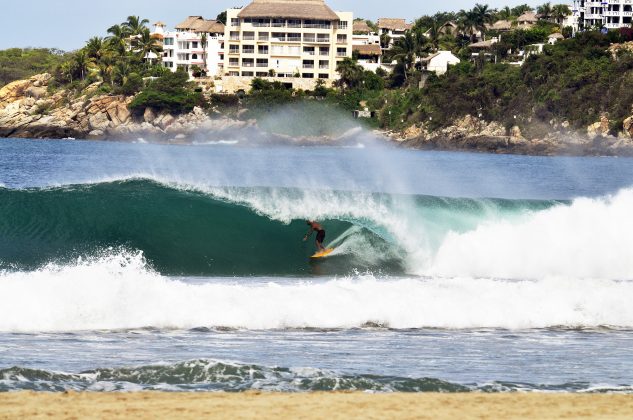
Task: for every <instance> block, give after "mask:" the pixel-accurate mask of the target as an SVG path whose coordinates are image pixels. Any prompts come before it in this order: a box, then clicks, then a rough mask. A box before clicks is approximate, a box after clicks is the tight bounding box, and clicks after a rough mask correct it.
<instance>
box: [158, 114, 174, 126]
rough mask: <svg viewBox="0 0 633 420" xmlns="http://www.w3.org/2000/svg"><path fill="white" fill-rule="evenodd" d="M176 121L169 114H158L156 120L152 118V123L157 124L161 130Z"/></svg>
mask: <svg viewBox="0 0 633 420" xmlns="http://www.w3.org/2000/svg"><path fill="white" fill-rule="evenodd" d="M174 122H176V118H174V117H173V116H172V115H171V114H164V115H160V116H159V117H158V118H157V119H156V120H154V125H157V126H159V127H160V128H162V129H163V130H165V129H166V128H167V127H169V126H170V125H172V124H173V123H174Z"/></svg>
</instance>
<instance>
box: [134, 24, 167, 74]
mask: <svg viewBox="0 0 633 420" xmlns="http://www.w3.org/2000/svg"><path fill="white" fill-rule="evenodd" d="M136 49H137V51H138V56H139V58H140V59H141V60H145V62H146V64H147V67H149V64H150V62H151V59H150V58H149V55H150V54H156V55H157V56H158V57H159V59H160V54H161V53H162V51H163V47H162V45H161V44H160V42H159V41H158V40H157V39H156V38H154V37H153V36H152V35H151V33H150V32H149V29H147V28H145V29H144V30H143V31H142V32H141V33H140V34H139V35H137V40H136Z"/></svg>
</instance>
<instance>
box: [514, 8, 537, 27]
mask: <svg viewBox="0 0 633 420" xmlns="http://www.w3.org/2000/svg"><path fill="white" fill-rule="evenodd" d="M536 23H538V16H536V13H534V12H525V13H523V14H522V15H521V16H519V17H518V18H517V24H518V26H519V28H524V29H528V28H531V27H532V26H533V25H536Z"/></svg>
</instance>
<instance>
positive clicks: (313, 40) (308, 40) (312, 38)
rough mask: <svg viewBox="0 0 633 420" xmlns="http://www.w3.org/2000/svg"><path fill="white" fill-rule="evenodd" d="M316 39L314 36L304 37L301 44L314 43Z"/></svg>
mask: <svg viewBox="0 0 633 420" xmlns="http://www.w3.org/2000/svg"><path fill="white" fill-rule="evenodd" d="M315 41H316V37H315V36H314V35H304V36H303V42H315Z"/></svg>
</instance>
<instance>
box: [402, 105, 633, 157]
mask: <svg viewBox="0 0 633 420" xmlns="http://www.w3.org/2000/svg"><path fill="white" fill-rule="evenodd" d="M632 113H633V110H632ZM550 126H551V127H549V128H548V130H546V131H547V134H546V135H544V136H543V137H541V138H525V136H524V134H523V132H522V130H521V128H520V127H518V126H514V127H512V128H511V129H510V130H509V131H508V132H506V130H505V128H504V127H503V126H502V125H501V124H499V123H495V122H486V121H483V120H481V119H479V118H476V117H473V116H470V115H467V116H466V117H463V118H461V119H458V120H456V121H455V122H454V123H453V124H452V125H450V126H448V127H445V128H442V129H439V130H435V131H429V130H426V129H425V128H424V127H423V128H418V129H417V132H419V133H420V135H418V136H416V137H415V138H410V137H407V135H408V134H410V133H412V132H413V131H412V130H407V131H406V132H404V133H402V134H400V133H392V134H391V137H392V139H394V140H397V141H399V142H400V143H401V144H402V145H404V146H406V147H413V148H419V149H439V150H470V151H477V152H487V153H512V154H529V155H560V154H562V155H622V156H633V140H632V138H633V133H632V132H631V130H633V116H632V117H631V118H630V119H627V120H625V122H624V131H625V133H623V135H622V136H621V137H619V138H615V137H613V136H609V135H608V133H609V131H610V122H609V119H608V116H607V115H603V116H602V117H601V119H600V121H598V122H596V123H595V124H592V125H591V126H590V127H588V129H587V135H581V134H578V133H576V132H573V131H571V130H569V126H570V124H569V122H567V121H564V122H563V123H561V124H560V125H558V124H557V123H556V122H552V123H550ZM555 126H558V127H559V128H558V129H556V128H555Z"/></svg>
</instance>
